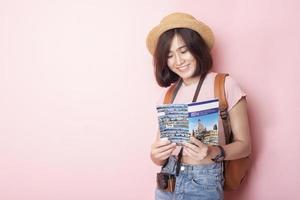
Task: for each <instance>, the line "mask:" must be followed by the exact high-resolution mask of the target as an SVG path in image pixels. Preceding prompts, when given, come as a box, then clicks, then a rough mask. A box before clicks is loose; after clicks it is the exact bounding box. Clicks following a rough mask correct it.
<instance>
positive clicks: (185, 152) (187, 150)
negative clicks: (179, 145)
mask: <svg viewBox="0 0 300 200" xmlns="http://www.w3.org/2000/svg"><path fill="white" fill-rule="evenodd" d="M183 152H184V154H186V155H187V156H189V157H191V158H193V159H194V160H196V159H197V154H196V153H195V152H194V151H192V150H190V149H187V148H184V149H183Z"/></svg>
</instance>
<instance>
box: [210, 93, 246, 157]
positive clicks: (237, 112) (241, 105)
mask: <svg viewBox="0 0 300 200" xmlns="http://www.w3.org/2000/svg"><path fill="white" fill-rule="evenodd" d="M229 117H230V125H231V129H232V133H233V138H234V142H233V143H230V144H228V145H225V146H223V147H224V150H225V155H226V157H225V160H235V159H239V158H243V157H247V156H248V155H249V154H250V153H251V138H250V130H249V124H248V115H247V102H246V99H245V98H242V99H241V100H240V101H239V102H238V103H237V104H236V105H235V106H234V107H233V108H232V109H231V110H230V111H229ZM208 151H209V156H210V157H211V158H214V157H215V156H216V155H217V154H218V152H219V149H218V148H217V147H212V146H210V147H209V150H208Z"/></svg>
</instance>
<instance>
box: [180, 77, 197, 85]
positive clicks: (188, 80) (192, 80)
mask: <svg viewBox="0 0 300 200" xmlns="http://www.w3.org/2000/svg"><path fill="white" fill-rule="evenodd" d="M199 79H200V76H196V77H191V78H186V79H183V83H184V85H185V86H189V85H191V84H194V83H197V82H198V81H199Z"/></svg>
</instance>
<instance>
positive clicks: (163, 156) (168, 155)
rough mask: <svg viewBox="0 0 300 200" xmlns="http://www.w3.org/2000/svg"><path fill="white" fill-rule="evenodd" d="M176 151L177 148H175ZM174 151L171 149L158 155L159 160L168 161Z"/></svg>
mask: <svg viewBox="0 0 300 200" xmlns="http://www.w3.org/2000/svg"><path fill="white" fill-rule="evenodd" d="M174 149H175V148H174ZM174 149H169V150H167V151H164V152H162V153H159V154H157V156H156V157H157V158H158V159H160V160H165V159H167V158H168V157H170V155H171V153H172V152H173V150H174Z"/></svg>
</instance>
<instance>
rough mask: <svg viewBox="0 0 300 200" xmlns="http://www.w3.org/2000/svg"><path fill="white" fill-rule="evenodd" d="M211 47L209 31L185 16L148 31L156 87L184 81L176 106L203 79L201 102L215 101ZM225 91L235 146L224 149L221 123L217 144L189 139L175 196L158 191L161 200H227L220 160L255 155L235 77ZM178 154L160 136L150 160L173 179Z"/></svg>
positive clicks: (170, 17)
mask: <svg viewBox="0 0 300 200" xmlns="http://www.w3.org/2000/svg"><path fill="white" fill-rule="evenodd" d="M213 43H214V36H213V33H212V31H211V29H210V28H209V27H208V26H207V25H206V24H204V23H203V22H201V21H198V20H196V19H195V18H194V17H193V16H191V15H189V14H185V13H172V14H170V15H168V16H166V17H164V18H163V19H162V21H161V23H160V24H159V25H157V26H156V27H154V28H153V29H152V30H151V31H150V33H149V34H148V37H147V47H148V50H149V51H150V53H151V54H152V55H153V60H154V67H155V77H156V80H157V83H158V84H159V85H160V86H162V87H168V86H170V85H172V84H176V83H178V82H179V80H180V79H182V85H181V86H180V87H179V90H178V92H177V94H176V96H175V99H174V101H173V103H190V102H191V101H192V98H193V95H194V92H195V90H196V87H197V85H198V83H199V80H201V77H202V79H203V83H202V86H201V90H200V93H199V94H198V97H197V101H205V100H208V99H212V98H214V78H215V76H216V73H214V72H212V71H211V68H212V63H213V62H212V57H211V54H210V50H211V49H212V47H213ZM225 91H226V99H227V102H228V112H229V117H230V120H231V122H230V124H231V128H232V132H233V136H234V142H233V143H230V144H227V145H225V137H224V129H223V125H222V121H221V120H220V119H219V145H216V146H215V145H214V146H212V145H207V144H204V143H202V142H201V141H200V140H198V139H197V138H195V137H193V136H191V138H190V142H185V143H183V154H182V157H181V159H180V161H181V163H182V164H181V165H182V166H181V168H180V171H179V174H178V176H177V177H176V185H175V191H174V192H168V191H165V190H162V189H160V188H157V189H156V193H155V198H156V199H157V200H158V199H163V200H167V199H176V200H179V199H189V200H192V199H201V200H202V199H213V200H216V199H223V189H222V188H223V181H224V179H223V173H222V172H223V171H222V161H223V160H234V159H239V158H243V157H246V156H248V155H249V154H250V152H251V142H250V134H249V126H248V118H247V109H246V98H245V97H246V94H245V93H244V92H243V91H242V90H241V89H240V87H239V86H238V84H237V83H236V82H235V80H234V79H232V78H231V77H227V78H226V81H225ZM160 103H161V104H162V103H163V102H160ZM177 154H178V148H176V144H175V143H171V142H170V141H169V140H163V139H160V133H159V131H158V133H157V139H156V141H155V142H154V143H153V145H152V147H151V159H152V161H153V162H154V163H155V164H157V165H159V166H163V165H164V167H163V169H162V171H163V172H167V173H170V174H175V173H176V162H177V160H176V156H175V155H177ZM216 158H218V159H216ZM167 161H168V162H167Z"/></svg>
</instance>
